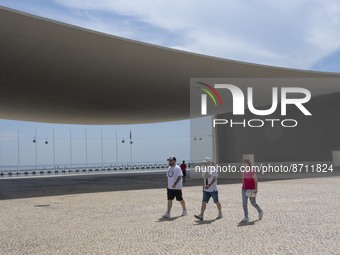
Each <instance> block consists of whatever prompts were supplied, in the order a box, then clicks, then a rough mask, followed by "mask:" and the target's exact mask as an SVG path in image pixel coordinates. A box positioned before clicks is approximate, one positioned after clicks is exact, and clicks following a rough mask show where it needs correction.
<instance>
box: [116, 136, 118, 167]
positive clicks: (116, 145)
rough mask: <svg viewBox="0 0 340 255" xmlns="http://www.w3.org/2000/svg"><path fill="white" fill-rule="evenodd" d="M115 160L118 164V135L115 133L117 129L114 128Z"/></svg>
mask: <svg viewBox="0 0 340 255" xmlns="http://www.w3.org/2000/svg"><path fill="white" fill-rule="evenodd" d="M116 161H117V164H118V135H117V130H116Z"/></svg>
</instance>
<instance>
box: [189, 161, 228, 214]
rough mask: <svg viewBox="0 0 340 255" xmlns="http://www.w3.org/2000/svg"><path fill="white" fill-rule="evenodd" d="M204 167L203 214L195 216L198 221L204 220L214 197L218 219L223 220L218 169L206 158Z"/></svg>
mask: <svg viewBox="0 0 340 255" xmlns="http://www.w3.org/2000/svg"><path fill="white" fill-rule="evenodd" d="M203 163H204V166H203V167H202V176H203V181H204V182H203V199H202V206H201V213H200V214H199V215H194V216H195V218H196V219H199V220H203V216H204V211H205V209H206V207H207V203H208V202H209V200H210V198H211V197H212V198H213V200H214V203H215V204H216V206H217V209H218V214H217V217H216V219H221V218H222V217H223V215H222V211H221V210H222V209H221V204H220V202H219V201H218V190H217V177H218V173H217V171H216V168H215V167H214V166H213V165H212V162H211V160H210V158H209V157H206V158H204V160H203Z"/></svg>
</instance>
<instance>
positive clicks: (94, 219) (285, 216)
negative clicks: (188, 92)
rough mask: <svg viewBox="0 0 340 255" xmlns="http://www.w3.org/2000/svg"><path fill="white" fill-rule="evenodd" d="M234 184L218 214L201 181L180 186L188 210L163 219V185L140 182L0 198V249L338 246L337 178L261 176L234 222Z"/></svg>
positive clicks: (271, 250) (308, 250) (181, 250)
mask: <svg viewBox="0 0 340 255" xmlns="http://www.w3.org/2000/svg"><path fill="white" fill-rule="evenodd" d="M240 189H241V186H240V184H226V185H225V184H223V185H219V195H220V201H221V203H222V206H223V213H224V218H223V219H220V220H215V217H216V215H217V210H216V208H215V205H214V204H212V203H211V202H210V203H209V205H208V207H207V211H206V215H205V220H204V221H203V222H200V221H196V219H195V218H194V217H193V215H194V214H195V213H198V212H199V208H200V203H201V196H202V191H201V187H198V186H195V187H185V188H184V198H185V200H186V203H187V207H188V211H189V215H188V216H186V217H179V215H180V213H181V207H180V205H179V203H177V202H176V203H175V204H174V207H173V211H172V217H173V218H171V219H169V220H162V219H160V216H161V215H162V214H163V213H164V211H165V207H166V190H165V189H164V188H163V189H148V190H147V189H144V190H131V191H110V192H98V193H88V194H73V195H61V196H46V197H36V198H23V199H11V200H2V201H0V215H1V218H0V227H1V231H0V240H1V245H0V254H270V255H272V254H309V255H311V254H339V239H340V216H339V209H340V203H339V199H340V178H339V177H332V178H313V179H299V180H283V181H271V182H262V183H260V184H259V194H258V198H257V201H258V203H259V204H260V206H261V207H262V208H263V209H264V211H265V215H264V218H263V220H261V221H258V220H257V217H258V215H257V212H256V211H255V209H254V208H252V207H251V206H250V205H249V216H250V224H248V225H242V226H240V225H239V224H238V223H239V221H240V220H241V219H242V216H243V212H242V206H241V193H240Z"/></svg>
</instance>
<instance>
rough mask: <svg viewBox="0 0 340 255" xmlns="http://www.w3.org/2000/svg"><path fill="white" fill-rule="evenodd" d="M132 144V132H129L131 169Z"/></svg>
mask: <svg viewBox="0 0 340 255" xmlns="http://www.w3.org/2000/svg"><path fill="white" fill-rule="evenodd" d="M132 144H133V141H132V132H131V130H130V163H131V167H132Z"/></svg>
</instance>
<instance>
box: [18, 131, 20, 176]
mask: <svg viewBox="0 0 340 255" xmlns="http://www.w3.org/2000/svg"><path fill="white" fill-rule="evenodd" d="M19 132H20V131H19V129H18V172H19V170H20V134H19Z"/></svg>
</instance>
